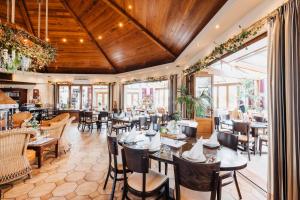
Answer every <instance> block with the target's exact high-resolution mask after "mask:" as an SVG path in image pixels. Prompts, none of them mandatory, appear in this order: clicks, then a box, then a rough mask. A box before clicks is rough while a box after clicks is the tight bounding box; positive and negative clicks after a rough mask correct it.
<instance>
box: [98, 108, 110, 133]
mask: <svg viewBox="0 0 300 200" xmlns="http://www.w3.org/2000/svg"><path fill="white" fill-rule="evenodd" d="M108 115H109V114H108V112H106V111H101V112H100V113H99V114H98V120H97V121H96V124H97V130H101V128H102V124H105V125H106V127H108Z"/></svg>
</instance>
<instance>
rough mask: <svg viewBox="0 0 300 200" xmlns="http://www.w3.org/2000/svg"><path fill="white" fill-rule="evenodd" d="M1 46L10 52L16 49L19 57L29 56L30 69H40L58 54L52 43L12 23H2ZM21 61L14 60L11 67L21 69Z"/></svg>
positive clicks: (0, 25) (0, 24) (0, 27)
mask: <svg viewBox="0 0 300 200" xmlns="http://www.w3.org/2000/svg"><path fill="white" fill-rule="evenodd" d="M0 48H1V49H7V50H8V51H9V52H13V51H15V52H16V54H18V55H19V58H21V57H23V56H25V57H27V58H29V59H30V67H29V68H28V69H27V70H28V71H40V70H41V69H42V68H43V67H45V66H47V65H49V64H50V63H51V62H53V61H54V60H55V56H56V49H55V48H53V47H52V46H51V45H50V44H48V43H47V42H45V41H43V40H41V39H39V38H37V37H35V36H33V35H31V34H30V33H28V32H27V31H25V30H23V29H22V28H20V27H18V26H16V25H12V24H3V23H0ZM1 56H3V55H2V54H1ZM20 63H21V59H17V60H13V61H12V65H11V66H9V69H11V68H16V67H17V69H19V67H20ZM2 64H3V63H2ZM0 67H3V66H0Z"/></svg>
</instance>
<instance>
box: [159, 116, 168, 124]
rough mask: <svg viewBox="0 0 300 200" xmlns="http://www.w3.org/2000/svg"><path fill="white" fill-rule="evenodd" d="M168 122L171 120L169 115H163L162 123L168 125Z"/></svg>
mask: <svg viewBox="0 0 300 200" xmlns="http://www.w3.org/2000/svg"><path fill="white" fill-rule="evenodd" d="M168 120H169V116H168V114H163V115H162V116H161V122H162V123H167V122H168Z"/></svg>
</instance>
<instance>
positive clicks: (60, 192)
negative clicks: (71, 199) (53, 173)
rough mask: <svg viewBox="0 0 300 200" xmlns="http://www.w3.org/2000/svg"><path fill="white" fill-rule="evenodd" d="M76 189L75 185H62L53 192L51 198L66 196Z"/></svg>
mask: <svg viewBox="0 0 300 200" xmlns="http://www.w3.org/2000/svg"><path fill="white" fill-rule="evenodd" d="M76 187H77V184H76V183H64V184H62V185H60V186H58V187H56V188H55V190H53V192H52V194H53V196H66V195H67V194H69V193H71V192H73V191H74V190H75V189H76Z"/></svg>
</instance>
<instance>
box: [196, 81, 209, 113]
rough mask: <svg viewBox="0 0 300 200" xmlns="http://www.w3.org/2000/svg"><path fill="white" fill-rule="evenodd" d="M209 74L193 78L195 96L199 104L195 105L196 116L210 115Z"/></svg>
mask: <svg viewBox="0 0 300 200" xmlns="http://www.w3.org/2000/svg"><path fill="white" fill-rule="evenodd" d="M211 82H212V77H211V76H199V77H196V79H195V83H196V84H195V97H197V98H198V101H199V105H200V106H197V107H196V117H210V116H211V96H212V95H211V93H212V91H211Z"/></svg>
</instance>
